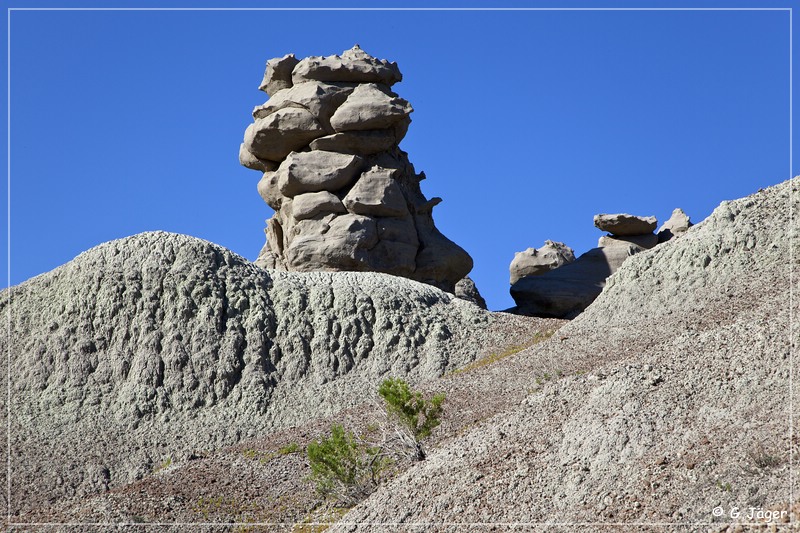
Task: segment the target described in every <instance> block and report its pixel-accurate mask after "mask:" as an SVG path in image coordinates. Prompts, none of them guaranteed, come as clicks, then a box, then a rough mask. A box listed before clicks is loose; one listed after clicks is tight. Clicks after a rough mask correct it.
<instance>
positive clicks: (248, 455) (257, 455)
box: [242, 442, 303, 464]
mask: <svg viewBox="0 0 800 533" xmlns="http://www.w3.org/2000/svg"><path fill="white" fill-rule="evenodd" d="M302 451H303V449H302V448H301V447H300V445H299V444H297V443H296V442H290V443H289V444H287V445H286V446H282V447H280V448H278V449H277V450H267V451H259V450H254V449H253V448H247V449H244V450H242V455H243V456H244V457H245V459H250V460H256V459H258V462H260V463H261V464H267V463H268V462H270V461H272V460H273V459H275V458H276V457H281V456H283V455H289V454H290V453H300V452H302Z"/></svg>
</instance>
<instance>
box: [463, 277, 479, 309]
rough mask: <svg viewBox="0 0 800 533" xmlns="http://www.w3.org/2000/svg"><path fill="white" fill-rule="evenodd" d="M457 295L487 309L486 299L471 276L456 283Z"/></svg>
mask: <svg viewBox="0 0 800 533" xmlns="http://www.w3.org/2000/svg"><path fill="white" fill-rule="evenodd" d="M455 295H456V297H457V298H461V299H462V300H466V301H468V302H472V303H474V304H475V305H477V306H478V307H480V308H481V309H486V300H484V299H483V296H481V293H480V291H478V287H477V285H475V282H474V281H472V278H470V277H469V276H467V277H465V278H464V279H461V280H459V281H458V283H456V292H455Z"/></svg>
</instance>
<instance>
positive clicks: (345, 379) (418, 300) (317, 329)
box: [0, 232, 494, 514]
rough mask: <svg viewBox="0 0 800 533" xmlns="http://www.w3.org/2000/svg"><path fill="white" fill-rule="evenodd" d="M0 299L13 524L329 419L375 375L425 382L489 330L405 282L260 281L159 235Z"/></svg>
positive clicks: (444, 297)
mask: <svg viewBox="0 0 800 533" xmlns="http://www.w3.org/2000/svg"><path fill="white" fill-rule="evenodd" d="M9 302H10V303H9ZM9 305H11V317H12V325H11V326H12V330H11V336H10V339H7V338H6V336H3V338H2V339H0V353H3V354H6V353H10V354H11V356H12V358H11V376H12V379H11V405H10V412H11V415H12V419H11V453H12V461H11V464H12V495H13V501H12V502H11V508H12V512H13V513H15V514H16V513H21V514H24V513H25V512H26V510H30V509H33V508H36V507H37V506H39V505H40V504H42V503H43V502H50V501H53V500H55V499H58V498H62V497H63V498H67V497H74V496H83V495H90V494H93V493H98V492H103V491H105V490H108V489H109V488H110V487H114V486H118V485H120V484H124V483H129V482H131V481H134V480H136V479H140V478H142V477H143V476H146V475H149V474H151V473H152V472H153V471H154V470H156V469H158V468H160V467H161V466H162V465H163V464H165V463H167V462H170V461H175V460H180V459H181V458H185V457H187V456H189V455H191V454H193V453H199V452H202V451H209V450H214V449H218V448H220V447H222V446H228V445H232V444H235V443H236V442H239V441H240V440H242V439H245V438H248V437H252V436H254V435H261V434H263V433H264V432H267V431H269V430H271V429H276V428H281V427H288V426H291V425H294V424H297V423H301V422H303V421H305V420H309V419H311V418H314V417H319V416H325V415H328V414H331V413H334V412H337V411H340V410H341V409H343V408H347V407H350V406H353V405H355V404H357V403H359V402H361V401H363V393H364V391H365V390H372V389H374V388H375V387H376V384H377V383H379V381H380V379H381V378H382V376H385V375H387V374H391V375H393V376H404V377H406V378H407V379H408V380H410V381H412V382H419V381H420V380H423V379H431V378H434V377H437V376H439V375H441V374H442V373H444V372H445V371H448V370H452V369H453V368H455V367H457V366H461V365H464V364H466V363H468V362H469V361H471V360H472V359H474V358H475V357H476V356H477V354H478V352H479V347H480V345H481V344H482V343H483V341H484V339H483V338H482V335H484V331H485V329H486V328H487V326H488V325H489V323H490V322H491V321H492V320H494V319H493V318H492V317H491V315H490V314H489V313H487V312H486V311H483V310H481V309H479V308H478V307H476V306H474V305H472V304H469V303H466V302H464V301H462V300H458V299H456V298H455V297H454V296H452V295H450V294H447V293H445V292H443V291H440V290H438V289H436V288H434V287H431V286H429V285H424V284H421V283H417V282H414V281H410V280H407V279H403V278H397V277H393V276H389V275H386V274H378V273H354V272H327V273H326V272H317V273H270V272H268V271H266V270H262V269H260V268H258V267H256V266H255V265H253V264H252V263H250V262H249V261H247V260H246V259H244V258H242V257H239V256H237V255H236V254H233V253H232V252H230V251H228V250H226V249H224V248H222V247H220V246H217V245H215V244H212V243H209V242H206V241H203V240H200V239H196V238H193V237H188V236H185V235H176V234H170V233H165V232H153V233H144V234H140V235H135V236H133V237H128V238H125V239H121V240H117V241H112V242H109V243H105V244H102V245H100V246H98V247H96V248H93V249H91V250H89V251H87V252H84V253H83V254H81V255H80V256H78V257H77V258H75V259H74V260H73V261H71V262H69V263H67V264H65V265H63V266H61V267H59V268H57V269H55V270H54V271H52V272H49V273H46V274H43V275H40V276H37V277H36V278H33V279H31V280H29V281H27V282H25V283H23V284H21V285H18V286H16V287H12V288H11V289H9V290H6V291H4V292H3V293H2V300H0V313H2V314H3V316H6V311H7V306H9ZM9 341H10V346H9V345H7V343H8V342H9ZM4 374H5V373H4ZM5 398H6V396H5V395H3V400H2V403H3V404H5ZM2 407H3V409H2V412H3V413H5V412H6V406H5V405H3V406H2ZM3 445H5V440H4V441H3ZM3 447H4V449H3V452H4V453H5V451H6V450H5V446H3ZM4 475H5V469H3V478H4V479H5V477H4ZM2 495H3V498H5V491H2Z"/></svg>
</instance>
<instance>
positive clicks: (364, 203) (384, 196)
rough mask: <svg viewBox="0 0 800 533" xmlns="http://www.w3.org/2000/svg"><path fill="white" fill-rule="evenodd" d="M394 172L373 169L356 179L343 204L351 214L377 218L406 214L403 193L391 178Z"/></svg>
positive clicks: (391, 170)
mask: <svg viewBox="0 0 800 533" xmlns="http://www.w3.org/2000/svg"><path fill="white" fill-rule="evenodd" d="M396 173H397V171H396V170H393V169H387V168H381V167H373V168H371V169H370V170H368V171H367V172H364V173H363V174H362V175H361V177H360V178H359V179H358V181H357V182H356V184H355V185H353V188H352V189H350V192H348V193H347V196H345V197H344V200H343V203H344V205H345V206H346V207H347V210H348V211H350V212H351V213H356V214H359V215H369V216H379V217H402V216H404V215H407V214H408V206H406V199H405V197H404V196H403V191H401V190H400V186H399V185H398V184H397V181H396V180H395V179H394V178H393V176H394V175H395V174H396Z"/></svg>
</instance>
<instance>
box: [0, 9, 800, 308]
mask: <svg viewBox="0 0 800 533" xmlns="http://www.w3.org/2000/svg"><path fill="white" fill-rule="evenodd" d="M397 4H399V2H398V3H397ZM4 5H5V6H6V7H9V6H10V7H33V6H48V5H49V6H54V5H57V6H59V7H69V6H76V7H91V6H103V5H106V6H114V7H120V6H121V5H122V4H120V3H119V2H117V3H113V4H112V3H111V2H91V1H88V2H87V1H80V2H79V1H77V0H75V1H62V2H57V3H56V2H51V3H49V4H48V3H46V2H39V3H36V2H16V3H15V2H8V1H6V2H5V4H4ZM129 5H133V6H135V7H146V6H148V5H159V6H165V5H167V4H165V3H163V2H162V3H158V4H155V3H150V4H148V3H144V2H138V3H131V4H129ZM169 5H172V6H176V7H202V6H205V7H210V6H217V7H223V6H224V7H227V6H230V5H233V4H231V3H227V4H225V3H222V2H217V3H202V2H193V3H177V2H176V3H172V4H169ZM236 5H237V6H240V7H251V6H254V5H259V6H269V5H276V6H280V5H292V3H291V2H284V3H282V4H269V3H265V2H260V3H258V4H254V3H247V2H240V3H237V4H236ZM305 5H306V6H314V5H332V4H322V3H319V2H318V3H317V4H313V3H311V4H305ZM336 5H339V6H370V5H374V4H370V3H363V2H362V3H353V2H344V3H340V4H336ZM383 5H386V4H383ZM403 5H405V6H413V5H415V4H409V3H403ZM417 5H425V4H417ZM428 5H430V4H428ZM439 5H446V6H448V7H453V6H455V5H456V4H439ZM457 5H459V6H478V5H484V6H486V5H488V3H486V2H484V3H483V4H478V3H474V2H473V3H470V2H464V3H460V4H457ZM506 5H514V6H522V5H525V6H528V7H562V8H563V7H581V6H592V7H639V8H642V7H681V6H682V5H683V6H686V5H688V6H691V7H701V6H709V7H719V8H722V7H748V6H751V7H752V6H755V7H792V8H796V7H798V5H797V2H792V1H782V2H781V1H775V2H768V1H762V2H756V1H752V2H749V3H745V2H688V3H684V4H678V3H676V2H669V3H666V2H661V3H654V2H635V1H629V2H624V3H620V2H600V1H598V2H583V3H577V2H566V1H565V2H549V3H534V2H527V3H524V4H522V3H519V2H515V3H511V2H509V3H508V4H506ZM789 18H790V14H789V12H788V11H524V12H523V11H513V12H508V11H479V12H475V11H446V12H430V11H411V12H408V11H406V12H400V11H388V12H387V11H364V12H353V11H283V12H276V11H169V12H168V11H137V12H131V11H12V12H11V13H10V21H11V38H10V43H11V53H10V57H11V68H10V72H11V81H10V87H11V98H10V110H11V122H10V132H11V136H10V137H11V171H10V183H11V185H10V191H11V201H10V205H11V216H10V220H11V232H10V233H11V247H10V249H11V260H10V268H11V274H10V281H11V283H12V284H16V283H19V282H21V281H24V280H25V279H28V278H30V277H32V276H34V275H37V274H40V273H42V272H46V271H48V270H50V269H52V268H55V267H56V266H58V265H60V264H63V263H65V262H67V261H69V260H70V259H72V258H73V257H75V256H76V255H77V254H79V253H80V252H82V251H84V250H86V249H88V248H91V247H92V246H95V245H97V244H100V243H102V242H105V241H108V240H111V239H117V238H121V237H125V236H128V235H132V234H135V233H139V232H142V231H149V230H167V231H172V232H179V233H186V234H190V235H194V236H197V237H200V238H203V239H208V240H210V241H213V242H216V243H218V244H221V245H223V246H226V247H228V248H230V249H231V250H233V251H234V252H237V253H239V254H241V255H243V256H244V257H246V258H248V259H255V257H256V255H257V254H258V251H259V249H260V248H261V246H262V245H263V242H264V236H263V231H262V230H263V226H264V220H265V219H267V218H269V217H270V216H271V214H272V213H271V210H270V209H269V208H268V207H267V206H266V205H265V204H264V203H263V201H262V200H261V199H260V197H259V196H258V193H257V192H256V184H257V183H258V180H259V177H260V176H259V174H258V173H257V172H255V171H252V170H248V169H246V168H244V167H241V166H239V164H238V161H237V153H238V148H239V143H240V142H241V140H242V136H243V133H244V130H245V127H246V126H247V125H248V124H249V123H250V122H251V120H252V118H251V115H250V112H251V110H252V108H253V106H255V105H258V104H261V103H263V102H264V101H265V100H266V95H265V94H264V93H262V92H260V91H258V90H257V87H258V85H259V82H260V81H261V77H262V74H263V70H264V63H265V62H266V60H267V59H270V58H272V57H277V56H282V55H284V54H287V53H295V54H296V55H297V56H298V57H304V56H308V55H331V54H337V53H341V52H342V51H343V50H345V49H348V48H350V47H351V46H352V45H353V44H354V43H359V44H360V45H361V46H362V48H364V49H365V50H366V51H367V52H369V53H371V54H372V55H375V56H377V57H379V58H386V59H389V60H392V61H396V62H397V63H398V64H399V66H400V69H401V71H402V72H403V75H404V80H403V81H402V82H401V83H399V84H397V85H395V87H394V89H395V91H396V92H398V93H399V94H400V95H401V96H402V97H404V98H406V99H407V100H408V101H410V102H411V104H412V105H413V106H414V109H415V111H414V113H413V114H412V119H413V122H412V124H411V127H410V129H409V132H408V135H407V137H406V138H405V139H404V140H403V142H402V144H401V147H402V148H403V149H404V150H405V151H407V152H408V153H409V157H410V159H411V161H412V162H413V163H414V165H415V167H416V168H417V170H418V171H425V173H426V174H427V176H428V179H427V180H426V181H424V182H422V187H423V192H424V193H425V194H426V196H428V197H432V196H441V197H442V198H444V202H443V203H442V204H441V205H440V206H438V207H437V208H436V209H435V210H434V218H435V220H436V223H437V225H438V227H439V228H440V229H441V231H442V232H443V233H444V234H445V235H447V236H448V237H449V238H450V239H452V240H453V241H455V242H457V243H458V244H460V245H461V246H462V247H464V248H465V249H466V250H467V251H468V252H469V253H470V254H471V255H472V257H473V259H474V260H475V268H474V270H473V273H472V277H473V279H475V281H476V283H477V284H478V287H479V289H480V290H481V292H482V293H483V294H484V296H485V297H486V299H487V301H488V303H489V307H490V309H505V308H507V307H510V306H511V305H513V301H512V300H511V298H510V296H509V294H508V288H509V285H508V265H509V263H510V261H511V259H512V258H513V256H514V252H517V251H520V250H523V249H525V248H527V247H531V246H533V247H538V246H540V245H541V244H542V243H543V242H544V240H545V239H553V240H558V241H563V242H565V243H567V244H568V245H569V246H571V247H573V248H574V249H575V251H576V253H583V252H585V251H586V250H588V249H589V248H591V247H593V246H595V245H596V243H597V239H598V238H599V237H600V236H601V235H602V233H601V232H600V231H599V230H597V229H595V228H594V227H593V225H592V216H593V215H594V214H595V213H600V212H630V213H634V214H640V215H655V216H657V217H658V219H659V223H661V222H662V221H663V220H665V219H666V218H667V217H668V216H669V214H670V213H671V211H672V209H673V208H675V207H682V208H683V209H684V210H685V211H686V212H687V213H688V214H689V215H690V216H691V217H692V220H693V221H695V222H697V221H700V220H702V219H703V218H705V217H706V216H708V214H709V213H710V212H711V211H712V210H713V209H714V207H716V206H717V205H718V204H719V203H720V202H721V201H722V200H726V199H733V198H737V197H741V196H745V195H747V194H750V193H752V192H755V191H756V190H757V189H758V188H760V187H765V186H768V185H771V184H775V183H778V182H780V181H783V180H785V179H788V178H789V177H790V176H791V175H792V173H797V169H796V168H795V169H790V150H791V149H790V140H789V131H790V116H789V101H790V95H789V87H790V79H789V78H790V69H789V66H790V59H789V34H790V30H789ZM794 27H795V28H796V27H798V24H797V21H795V24H794ZM6 29H8V28H6ZM6 36H7V35H6ZM4 40H5V39H4ZM794 41H795V43H796V42H797V41H798V39H797V38H795V39H794ZM795 57H800V55H798V53H797V51H795ZM797 85H798V84H796V83H795V87H797ZM795 123H797V121H796V120H795ZM795 166H796V165H795ZM0 194H2V199H0V201H2V205H3V206H6V205H7V202H6V200H7V196H6V194H7V191H6V188H2V193H0ZM5 214H6V213H4V216H3V218H2V220H3V226H4V227H3V231H2V236H1V237H0V238H1V239H2V240H3V246H2V253H3V257H2V261H1V262H0V277H1V278H2V280H3V283H4V285H5V284H6V283H5V282H6V280H7V278H8V271H7V261H6V257H5V254H6V249H7V247H6V246H5V244H6V238H7V237H6V235H7V232H6V220H7V217H6V216H5Z"/></svg>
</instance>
